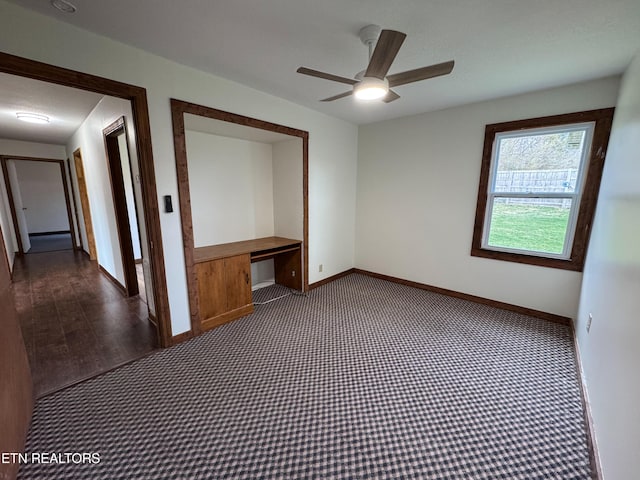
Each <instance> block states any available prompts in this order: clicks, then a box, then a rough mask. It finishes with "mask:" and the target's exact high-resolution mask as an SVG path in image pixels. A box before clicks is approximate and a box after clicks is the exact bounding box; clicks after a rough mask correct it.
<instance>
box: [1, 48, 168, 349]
mask: <svg viewBox="0 0 640 480" xmlns="http://www.w3.org/2000/svg"><path fill="white" fill-rule="evenodd" d="M0 72H4V73H9V74H11V75H18V76H21V77H28V78H33V79H35V80H41V81H44V82H49V83H56V84H58V85H64V86H67V87H73V88H78V89H80V90H87V91H91V92H96V93H100V94H102V95H109V96H112V97H118V98H124V99H125V100H129V101H130V102H131V110H132V112H133V128H134V129H135V132H136V153H137V155H138V161H139V164H140V184H141V189H142V200H143V207H144V212H145V215H144V218H145V229H146V232H147V243H148V251H149V257H150V258H149V265H150V267H151V278H152V283H153V285H152V288H151V289H149V290H148V291H147V294H151V295H153V298H154V304H155V310H156V311H155V314H156V315H155V320H156V321H157V325H158V334H159V343H160V345H161V346H162V347H168V346H170V345H172V343H173V342H172V334H171V314H170V311H169V296H168V292H167V279H166V273H165V267H164V252H163V247H162V231H161V227H160V211H159V207H158V193H157V189H156V178H155V167H154V164H153V150H152V147H151V126H150V124H149V107H148V104H147V91H146V90H145V89H144V88H142V87H138V86H135V85H130V84H127V83H123V82H117V81H115V80H110V79H108V78H104V77H99V76H96V75H91V74H88V73H83V72H78V71H75V70H71V69H67V68H62V67H57V66H55V65H50V64H46V63H42V62H37V61H35V60H30V59H28V58H23V57H18V56H16V55H11V54H8V53H4V52H0Z"/></svg>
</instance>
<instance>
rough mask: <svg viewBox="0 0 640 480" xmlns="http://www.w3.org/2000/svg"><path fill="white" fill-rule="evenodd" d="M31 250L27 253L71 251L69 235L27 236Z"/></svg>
mask: <svg viewBox="0 0 640 480" xmlns="http://www.w3.org/2000/svg"><path fill="white" fill-rule="evenodd" d="M29 242H30V243H31V248H30V249H29V251H28V252H27V253H43V252H55V251H58V250H71V249H72V248H73V245H72V244H71V234H70V233H52V234H50V235H29Z"/></svg>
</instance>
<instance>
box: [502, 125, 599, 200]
mask: <svg viewBox="0 0 640 480" xmlns="http://www.w3.org/2000/svg"><path fill="white" fill-rule="evenodd" d="M586 134H587V129H586V128H585V129H581V130H569V131H564V132H555V133H544V134H531V135H527V134H523V135H520V136H507V137H503V138H500V139H499V140H498V152H497V155H498V156H497V171H496V178H495V187H494V191H495V192H519V193H541V192H544V193H557V192H571V193H573V192H575V189H576V182H577V178H578V169H579V167H580V160H581V158H582V150H583V148H584V144H585V139H586V136H587V135H586Z"/></svg>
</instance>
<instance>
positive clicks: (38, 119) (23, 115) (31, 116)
mask: <svg viewBox="0 0 640 480" xmlns="http://www.w3.org/2000/svg"><path fill="white" fill-rule="evenodd" d="M16 117H18V120H22V121H23V122H28V123H39V124H41V125H44V124H47V123H49V117H47V116H46V115H42V114H40V113H28V112H18V113H16Z"/></svg>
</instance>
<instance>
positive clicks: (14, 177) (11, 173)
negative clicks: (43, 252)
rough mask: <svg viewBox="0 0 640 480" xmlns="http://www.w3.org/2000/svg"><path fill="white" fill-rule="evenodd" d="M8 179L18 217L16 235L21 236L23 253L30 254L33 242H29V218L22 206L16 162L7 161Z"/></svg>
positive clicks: (14, 209)
mask: <svg viewBox="0 0 640 480" xmlns="http://www.w3.org/2000/svg"><path fill="white" fill-rule="evenodd" d="M7 177H8V180H9V185H8V187H10V188H11V195H12V197H13V211H14V213H15V215H16V224H17V225H16V226H17V228H18V231H17V232H15V233H16V235H19V236H20V241H21V245H22V251H23V252H28V251H29V250H30V249H31V241H30V240H29V227H28V226H27V218H26V217H25V214H24V206H23V205H22V192H21V191H20V181H19V180H18V171H17V170H16V160H7Z"/></svg>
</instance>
